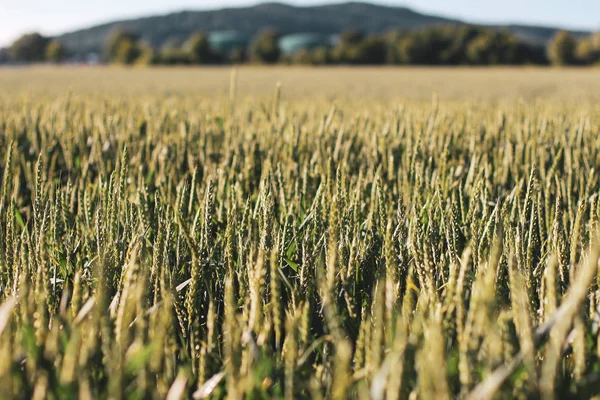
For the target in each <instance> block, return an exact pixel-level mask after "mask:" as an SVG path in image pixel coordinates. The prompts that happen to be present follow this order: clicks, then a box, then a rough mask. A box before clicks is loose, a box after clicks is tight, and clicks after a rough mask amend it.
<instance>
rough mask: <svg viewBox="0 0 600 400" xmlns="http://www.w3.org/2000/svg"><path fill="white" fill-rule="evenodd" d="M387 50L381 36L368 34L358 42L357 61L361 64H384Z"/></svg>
mask: <svg viewBox="0 0 600 400" xmlns="http://www.w3.org/2000/svg"><path fill="white" fill-rule="evenodd" d="M387 52H388V49H387V43H386V42H385V40H384V39H383V38H380V37H377V36H369V37H368V38H366V39H365V40H363V41H362V42H360V43H359V44H358V54H357V58H358V62H359V63H361V64H374V65H377V64H384V63H385V61H386V59H387Z"/></svg>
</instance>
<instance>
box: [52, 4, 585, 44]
mask: <svg viewBox="0 0 600 400" xmlns="http://www.w3.org/2000/svg"><path fill="white" fill-rule="evenodd" d="M434 25H438V26H439V25H464V22H462V21H457V20H452V19H449V18H440V17H438V16H433V15H427V14H423V13H419V12H415V11H413V10H411V9H408V8H406V7H393V6H392V7H390V6H381V5H376V4H365V3H360V2H358V3H357V2H340V3H337V4H329V5H325V6H322V5H316V6H305V7H295V6H291V5H286V4H281V3H277V2H275V3H273V2H270V3H269V2H268V3H263V4H257V5H256V6H251V7H239V8H225V9H219V10H207V11H182V12H178V13H172V14H169V15H155V16H150V17H146V18H136V19H130V20H125V21H115V22H110V23H107V24H102V25H97V26H93V27H90V28H87V29H82V30H79V31H76V32H71V33H67V34H65V35H62V36H61V37H60V38H59V39H61V40H62V41H63V42H64V43H65V45H66V46H67V47H68V48H69V49H71V50H72V51H73V52H74V53H77V54H87V53H89V52H101V51H102V48H103V44H104V42H105V40H106V37H107V36H108V34H109V33H110V32H111V30H113V29H115V28H117V27H120V28H122V29H125V30H127V31H131V32H138V33H139V35H140V38H141V39H143V40H144V41H146V42H148V43H149V44H150V45H151V46H152V47H153V48H155V49H158V48H160V46H161V44H162V43H164V42H165V41H166V40H168V39H169V38H170V37H174V36H175V37H177V38H179V40H182V39H185V38H186V37H189V36H191V35H192V34H193V33H194V32H196V31H197V30H198V29H199V28H200V29H202V30H203V31H205V32H216V31H232V30H233V31H238V32H240V33H242V34H244V35H247V36H248V37H253V36H255V35H257V34H258V33H260V32H261V31H262V30H263V29H264V28H265V27H270V28H272V29H275V30H277V31H278V32H280V33H281V34H282V35H287V34H292V33H299V32H312V33H316V34H323V35H334V34H338V33H340V32H342V31H344V30H345V29H348V28H352V29H357V30H359V31H361V32H365V33H366V34H369V35H373V34H377V35H378V34H384V33H386V32H389V31H391V30H394V29H400V30H421V29H425V28H428V27H432V26H434ZM490 28H491V27H490ZM504 29H507V30H509V31H510V32H511V33H513V34H515V35H518V36H519V37H520V38H522V39H525V38H526V39H527V40H528V41H532V42H533V43H535V44H537V45H543V44H545V43H547V42H548V41H550V40H551V39H552V36H554V34H555V33H556V31H557V29H555V28H548V27H540V26H526V25H509V26H506V27H504ZM573 33H574V34H576V35H577V36H582V35H585V34H587V32H573Z"/></svg>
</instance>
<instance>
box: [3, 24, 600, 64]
mask: <svg viewBox="0 0 600 400" xmlns="http://www.w3.org/2000/svg"><path fill="white" fill-rule="evenodd" d="M280 37H281V35H280V34H279V33H278V32H276V31H273V30H269V29H267V30H264V31H262V32H261V33H260V34H258V35H257V36H256V37H255V38H254V40H253V41H252V42H251V43H250V45H249V46H248V47H247V48H236V49H234V50H232V51H231V52H229V53H222V52H219V51H216V50H215V49H213V48H212V47H211V45H210V42H209V40H208V36H207V35H206V34H205V33H202V32H198V33H195V34H193V35H191V36H190V37H189V38H188V39H187V40H186V41H185V42H183V43H181V44H175V45H169V46H163V47H162V48H161V49H154V48H152V47H151V46H150V45H148V44H147V43H145V42H144V41H143V40H141V39H140V38H139V36H138V35H136V34H135V33H132V32H127V31H123V30H115V31H113V32H111V34H110V35H109V36H108V38H107V40H106V43H105V48H104V54H103V59H104V60H105V61H106V62H109V63H115V64H124V65H133V64H141V65H178V64H223V63H236V64H238V63H246V62H250V63H262V64H275V63H285V64H310V65H328V64H353V65H369V64H370V65H382V64H392V65H402V64H404V65H526V64H532V65H547V64H554V65H592V64H599V63H600V33H596V34H593V35H590V36H588V37H584V38H576V37H574V36H573V35H572V34H570V33H569V32H565V31H561V32H558V33H557V34H556V35H555V37H554V38H553V40H552V41H551V42H550V43H549V44H548V45H547V46H542V45H537V44H533V43H529V42H527V41H524V40H521V39H519V38H518V37H517V36H515V35H513V34H511V33H509V32H506V31H501V30H494V29H490V28H483V27H476V26H466V25H461V26H456V25H452V26H436V27H430V28H425V29H421V30H416V31H394V32H388V33H385V34H378V35H365V34H363V33H362V32H360V31H355V30H347V31H345V32H342V33H341V34H340V35H339V39H338V40H337V43H336V44H335V45H332V46H320V47H317V48H314V49H310V50H309V49H303V50H300V51H297V52H295V53H293V54H284V53H283V52H282V51H281V49H280V47H279V40H280ZM68 58H69V51H68V49H66V48H65V46H64V45H63V44H62V43H61V42H60V41H59V40H57V39H51V38H47V37H44V36H42V35H40V34H39V33H30V34H26V35H23V36H22V37H20V38H19V39H17V40H16V41H15V42H14V43H13V44H12V46H11V47H10V48H9V49H8V59H9V60H12V61H18V62H42V61H50V62H55V63H59V62H62V61H65V60H67V59H68Z"/></svg>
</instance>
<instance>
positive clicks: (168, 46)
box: [160, 36, 184, 51]
mask: <svg viewBox="0 0 600 400" xmlns="http://www.w3.org/2000/svg"><path fill="white" fill-rule="evenodd" d="M183 43H184V40H183V39H181V38H180V37H179V36H171V37H169V38H168V39H166V40H165V41H163V42H162V44H161V45H160V51H171V50H180V49H181V48H182V47H183Z"/></svg>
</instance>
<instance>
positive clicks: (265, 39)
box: [250, 29, 281, 64]
mask: <svg viewBox="0 0 600 400" xmlns="http://www.w3.org/2000/svg"><path fill="white" fill-rule="evenodd" d="M279 36H280V35H279V33H278V32H276V31H274V30H271V29H267V30H264V31H262V32H261V33H260V34H259V35H258V36H257V37H256V39H254V41H253V42H252V44H251V46H250V56H251V58H252V59H253V60H255V61H257V62H260V63H265V64H273V63H276V62H277V61H278V60H279V57H280V56H281V49H280V48H279Z"/></svg>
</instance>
